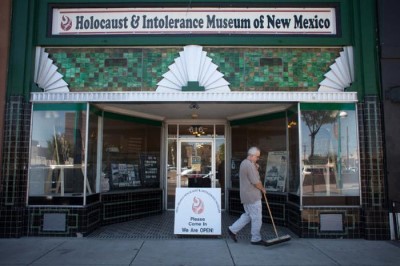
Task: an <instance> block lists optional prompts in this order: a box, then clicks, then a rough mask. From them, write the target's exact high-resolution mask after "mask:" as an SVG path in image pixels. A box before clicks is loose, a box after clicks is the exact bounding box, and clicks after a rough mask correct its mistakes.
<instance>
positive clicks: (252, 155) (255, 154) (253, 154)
mask: <svg viewBox="0 0 400 266" xmlns="http://www.w3.org/2000/svg"><path fill="white" fill-rule="evenodd" d="M259 158H260V149H259V148H257V147H251V148H250V149H249V151H248V152H247V159H249V160H250V161H252V162H253V163H256V162H257V160H258V159H259Z"/></svg>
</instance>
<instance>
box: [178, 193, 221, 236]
mask: <svg viewBox="0 0 400 266" xmlns="http://www.w3.org/2000/svg"><path fill="white" fill-rule="evenodd" d="M174 234H179V235H220V234H221V189H220V188H177V189H176V195H175V224H174Z"/></svg>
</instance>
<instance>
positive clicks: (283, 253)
mask: <svg viewBox="0 0 400 266" xmlns="http://www.w3.org/2000/svg"><path fill="white" fill-rule="evenodd" d="M0 265H146V266H152V265H207V266H208V265H218V266H221V265H352V266H353V265H400V245H399V243H398V242H391V241H367V240H361V239H357V240H348V239H345V240H342V239H330V240H325V239H292V240H291V241H289V242H285V243H281V244H278V245H274V246H270V247H263V246H254V245H250V243H249V242H248V241H240V240H239V242H238V243H234V242H233V241H231V240H230V239H190V238H184V239H173V240H137V239H134V240H131V239H91V238H48V237H43V238H38V237H27V238H19V239H0Z"/></svg>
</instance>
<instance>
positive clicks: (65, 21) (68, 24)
mask: <svg viewBox="0 0 400 266" xmlns="http://www.w3.org/2000/svg"><path fill="white" fill-rule="evenodd" d="M71 28H72V20H71V19H70V18H69V17H67V16H62V18H61V29H62V30H63V31H69V30H70V29H71Z"/></svg>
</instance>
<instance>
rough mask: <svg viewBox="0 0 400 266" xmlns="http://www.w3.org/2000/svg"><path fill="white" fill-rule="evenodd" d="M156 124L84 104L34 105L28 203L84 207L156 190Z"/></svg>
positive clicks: (158, 137)
mask: <svg viewBox="0 0 400 266" xmlns="http://www.w3.org/2000/svg"><path fill="white" fill-rule="evenodd" d="M160 147H161V123H155V122H153V121H148V120H145V119H139V118H134V117H130V116H126V115H120V114H115V113H110V112H105V111H103V110H101V109H99V108H96V107H94V106H92V105H89V104H86V103H74V104H34V105H33V111H32V131H31V149H30V160H29V193H28V204H29V205H86V204H90V203H92V202H94V201H96V200H97V201H98V200H99V197H98V196H97V197H91V195H98V194H99V193H107V192H115V191H119V190H127V189H137V188H153V187H159V186H160Z"/></svg>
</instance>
